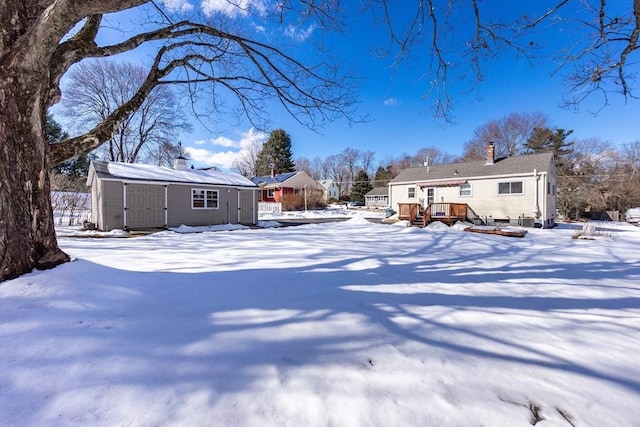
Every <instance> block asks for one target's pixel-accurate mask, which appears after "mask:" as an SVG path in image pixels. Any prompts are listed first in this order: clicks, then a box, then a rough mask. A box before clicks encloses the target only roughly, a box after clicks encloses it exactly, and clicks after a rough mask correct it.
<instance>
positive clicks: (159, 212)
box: [125, 184, 165, 228]
mask: <svg viewBox="0 0 640 427" xmlns="http://www.w3.org/2000/svg"><path fill="white" fill-rule="evenodd" d="M126 191H127V205H126V206H125V209H126V211H127V221H126V224H125V226H126V227H127V228H157V227H164V226H165V222H164V217H165V215H164V211H165V209H164V208H165V196H164V186H162V185H146V184H128V185H127V190H126Z"/></svg>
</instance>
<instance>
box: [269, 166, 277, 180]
mask: <svg viewBox="0 0 640 427" xmlns="http://www.w3.org/2000/svg"><path fill="white" fill-rule="evenodd" d="M270 166H271V178H275V177H276V167H275V166H274V165H273V163H272V164H271V165H270Z"/></svg>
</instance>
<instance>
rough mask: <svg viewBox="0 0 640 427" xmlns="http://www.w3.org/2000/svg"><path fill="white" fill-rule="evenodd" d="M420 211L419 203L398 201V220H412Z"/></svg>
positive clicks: (411, 221)
mask: <svg viewBox="0 0 640 427" xmlns="http://www.w3.org/2000/svg"><path fill="white" fill-rule="evenodd" d="M419 212H420V204H419V203H398V219H399V220H400V221H409V222H410V223H411V224H413V221H414V220H415V219H416V218H417V217H418V213H419Z"/></svg>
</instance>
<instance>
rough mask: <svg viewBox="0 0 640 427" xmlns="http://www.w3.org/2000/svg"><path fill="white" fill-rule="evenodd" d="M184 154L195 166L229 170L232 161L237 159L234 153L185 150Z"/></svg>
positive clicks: (198, 149)
mask: <svg viewBox="0 0 640 427" xmlns="http://www.w3.org/2000/svg"><path fill="white" fill-rule="evenodd" d="M184 151H185V154H186V155H187V157H188V158H189V159H190V160H191V161H192V162H193V163H195V164H197V165H202V166H218V167H220V168H221V169H231V165H232V164H233V161H234V160H235V159H236V158H237V157H238V153H237V152H236V151H222V152H217V153H214V152H212V151H210V150H207V149H204V148H194V147H187V148H185V150H184Z"/></svg>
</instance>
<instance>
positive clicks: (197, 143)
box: [193, 139, 206, 145]
mask: <svg viewBox="0 0 640 427" xmlns="http://www.w3.org/2000/svg"><path fill="white" fill-rule="evenodd" d="M193 143H194V144H195V145H204V144H205V143H206V141H205V140H204V139H199V140H197V141H193Z"/></svg>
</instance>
